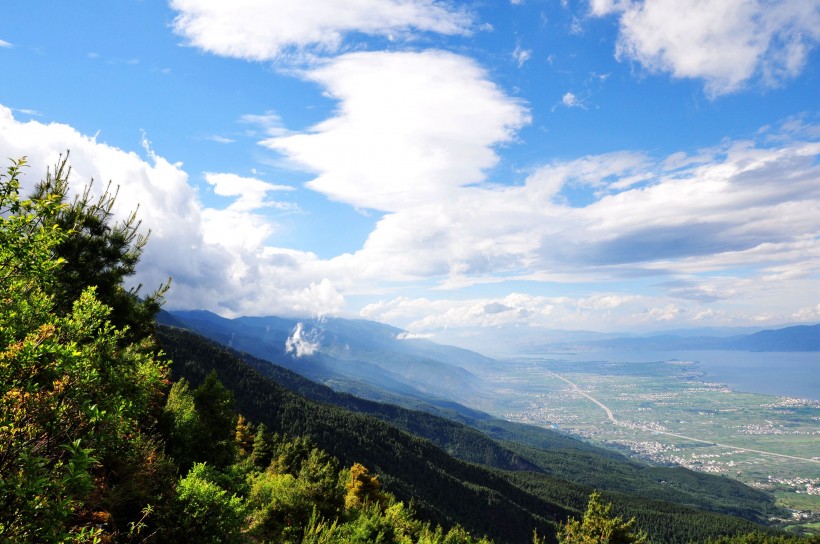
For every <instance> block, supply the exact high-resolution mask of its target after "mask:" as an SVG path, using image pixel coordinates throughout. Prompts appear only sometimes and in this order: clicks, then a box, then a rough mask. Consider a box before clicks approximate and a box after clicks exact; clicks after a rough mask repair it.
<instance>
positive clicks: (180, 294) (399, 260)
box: [0, 80, 820, 333]
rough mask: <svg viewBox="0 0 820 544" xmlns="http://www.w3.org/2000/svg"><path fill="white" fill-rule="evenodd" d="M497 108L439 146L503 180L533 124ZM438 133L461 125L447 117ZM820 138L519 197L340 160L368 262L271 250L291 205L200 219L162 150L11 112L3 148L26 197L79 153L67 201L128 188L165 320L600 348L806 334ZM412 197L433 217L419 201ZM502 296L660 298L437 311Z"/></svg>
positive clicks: (564, 182)
mask: <svg viewBox="0 0 820 544" xmlns="http://www.w3.org/2000/svg"><path fill="white" fill-rule="evenodd" d="M479 81H483V80H479ZM479 87H481V86H480V85H479ZM489 88H490V89H491V90H492V92H491V93H490V94H491V95H492V96H496V97H501V99H500V102H499V104H500V105H497V107H499V108H500V109H501V110H503V111H507V112H508V114H509V112H513V113H514V115H512V117H506V116H505V115H500V116H498V117H497V118H496V119H495V120H492V121H486V120H485V122H488V123H490V128H482V127H481V126H479V125H478V123H479V121H472V123H467V126H468V127H471V128H472V129H473V131H474V132H478V133H481V134H483V135H482V136H480V137H475V135H473V134H468V133H461V132H458V131H457V130H456V129H455V128H454V129H453V130H452V134H450V135H449V136H446V137H448V138H453V139H455V138H456V135H457V134H463V137H464V138H466V139H468V140H469V139H470V138H475V139H474V140H472V142H471V143H470V144H469V145H468V147H467V149H472V150H474V152H475V153H476V154H477V155H479V156H487V157H490V158H489V159H487V164H492V162H493V161H494V160H495V158H493V155H494V154H493V150H492V147H491V146H492V144H493V143H495V142H498V141H507V140H505V138H511V137H512V136H511V134H512V132H513V131H512V129H510V128H509V126H508V125H509V124H510V121H509V119H518V120H519V121H520V120H521V116H524V115H525V110H523V108H522V107H521V106H520V105H518V104H516V103H515V102H508V101H507V99H506V98H504V97H503V95H500V94H496V91H495V90H494V88H493V87H492V86H490V87H489ZM351 93H352V91H351ZM479 94H481V93H479ZM481 96H485V97H486V95H481ZM490 103H491V104H492V103H493V102H492V101H490ZM342 104H343V106H340V111H339V112H337V114H335V116H334V117H333V118H331V119H330V120H328V122H327V124H326V125H322V126H321V127H320V128H317V129H316V130H315V131H314V132H311V133H307V134H305V135H298V136H304V137H305V138H307V139H310V138H313V137H314V136H318V135H322V134H325V132H327V133H331V134H333V133H334V131H335V130H340V129H338V128H337V125H339V124H340V125H342V126H345V123H347V122H348V121H347V117H346V116H347V115H348V112H349V111H352V110H355V109H356V108H352V110H351V109H349V108H347V102H344V101H343V102H342ZM502 106H503V107H502ZM505 107H506V108H511V109H509V110H506V109H505ZM351 115H352V114H351ZM357 115H358V114H357ZM354 117H356V116H355V115H354ZM490 117H491V118H492V116H490ZM340 120H343V121H344V122H342V121H340ZM443 122H444V125H445V127H446V126H447V123H448V122H449V123H452V124H456V123H455V122H454V121H452V120H448V119H447V117H446V116H444V117H443ZM419 123H421V122H419ZM419 126H421V127H424V126H426V125H419ZM323 131H324V132H323ZM446 132H447V131H446V130H445V134H446ZM409 133H410V134H412V137H410V136H405V137H404V138H405V139H404V141H406V142H410V143H412V144H413V145H415V146H419V145H421V144H420V143H419V142H424V141H426V140H425V139H426V138H428V137H429V136H428V132H427V131H426V130H422V129H418V130H417V131H416V132H413V131H410V132H409ZM814 133H815V132H814V131H813V130H812V129H811V126H805V127H803V128H801V129H800V130H799V131H787V130H785V129H784V131H782V132H775V131H773V130H769V131H765V132H763V133H761V135H760V139H759V140H758V141H726V142H723V143H722V144H721V145H719V146H716V147H714V148H707V149H700V150H694V151H686V152H680V153H675V154H673V155H670V156H666V157H652V156H649V155H647V154H645V153H636V152H632V151H624V152H615V153H609V154H604V155H595V156H587V157H582V158H579V159H576V160H571V161H554V162H551V163H548V164H545V165H543V166H541V167H538V168H534V169H533V170H532V171H531V172H530V174H529V175H528V176H527V177H526V178H525V180H524V181H523V183H522V184H518V185H501V184H495V183H490V182H489V181H487V180H485V179H484V177H483V176H484V174H483V172H482V171H481V170H474V171H472V173H471V174H470V175H464V173H463V172H464V168H465V167H464V165H463V164H462V163H461V162H460V161H461V158H460V156H450V155H446V154H445V155H443V156H442V157H441V160H442V162H441V163H440V164H439V165H437V166H436V167H435V168H433V167H432V166H424V167H423V168H426V169H427V170H426V171H429V172H433V173H435V174H436V176H438V177H435V179H434V181H435V182H436V183H433V184H430V185H425V183H424V181H422V180H420V181H418V183H416V184H414V183H415V182H414V180H412V179H409V178H405V177H402V176H403V172H402V171H401V169H402V168H404V166H405V165H404V163H401V164H399V165H398V166H397V165H388V164H386V163H385V164H384V165H383V166H382V170H379V172H380V173H381V174H383V179H385V180H387V182H385V185H386V186H384V187H383V186H382V185H380V184H379V183H378V179H382V178H378V179H377V178H372V179H370V178H367V177H365V179H364V180H363V181H362V182H361V183H362V184H363V185H362V187H359V186H357V185H356V183H355V182H354V178H353V177H348V176H351V173H350V171H349V170H348V169H349V168H351V167H349V166H348V165H347V164H346V163H345V162H344V161H342V159H341V158H339V159H338V160H339V162H329V163H327V165H326V167H325V168H326V174H322V175H328V176H331V177H333V179H337V180H339V181H338V183H339V187H337V188H335V189H334V188H329V187H327V186H322V185H321V184H319V185H318V189H320V190H323V191H325V192H326V193H328V194H330V195H331V196H336V197H337V198H340V199H341V197H342V196H343V197H344V200H345V201H347V202H350V203H351V204H354V205H356V206H372V207H376V208H378V209H382V210H384V211H385V212H386V213H385V214H384V215H383V216H382V217H381V218H380V219H379V220H378V221H377V222H376V225H375V227H374V229H373V231H372V232H371V233H370V235H369V236H368V238H367V240H366V241H365V243H364V244H363V246H362V247H361V248H360V249H359V250H357V251H354V252H351V253H345V254H342V255H338V256H336V257H333V258H329V259H320V258H319V257H317V256H316V255H315V254H312V253H310V252H306V251H298V250H293V249H288V248H281V247H272V246H270V245H268V243H267V239H268V237H269V235H270V233H271V232H273V229H275V227H276V225H275V224H274V223H273V222H272V221H271V219H270V218H269V217H266V216H264V215H262V214H261V213H260V212H261V210H263V209H270V208H271V206H273V207H274V208H276V206H278V204H276V202H277V200H269V196H270V195H271V193H274V194H279V193H280V192H281V191H286V192H285V193H284V194H288V193H287V190H288V189H290V188H289V187H287V186H279V185H275V184H271V183H268V182H265V181H263V180H261V179H257V178H251V177H242V176H238V175H234V174H230V173H208V174H206V175H205V179H206V181H207V182H208V183H209V184H211V186H212V187H213V188H214V191H215V192H216V193H217V194H218V195H221V196H224V197H225V198H227V199H230V200H229V202H228V204H226V205H225V206H224V207H222V208H208V207H206V206H203V205H202V203H201V202H200V201H199V200H198V198H197V194H196V191H195V189H194V188H193V187H192V186H191V184H190V180H189V175H188V173H187V172H185V171H184V170H183V168H182V166H181V165H180V164H173V163H171V162H169V161H167V160H165V159H164V158H162V157H159V156H157V155H156V154H155V153H153V152H151V151H150V148H148V151H147V152H146V155H145V156H140V155H138V154H136V153H129V152H125V151H122V150H120V149H116V148H114V147H111V146H108V145H106V144H104V143H101V142H98V141H97V140H96V139H95V138H93V137H88V136H84V135H82V134H80V133H78V132H77V131H76V130H74V129H73V128H71V127H69V126H66V125H60V124H43V123H40V122H37V121H27V122H21V121H18V120H15V119H14V117H13V114H12V112H11V110H8V109H5V108H2V109H0V147H2V148H3V149H4V153H5V154H6V155H7V156H12V157H14V156H21V155H24V154H26V155H28V156H29V159H30V163H31V167H30V168H29V170H28V173H27V176H26V184H27V187H31V185H33V183H34V181H36V180H37V179H39V178H40V176H41V175H42V174H43V172H44V171H45V167H46V165H48V164H53V162H54V161H55V160H56V158H57V156H58V155H59V153H61V152H64V151H65V150H66V149H71V153H72V155H71V158H72V160H71V162H72V165H73V168H74V171H73V180H74V183H75V187H76V186H77V184H81V183H82V182H86V181H88V180H89V179H91V178H94V179H96V180H98V182H99V183H97V184H96V185H95V187H96V188H97V190H100V189H101V188H102V186H103V184H104V182H105V181H107V180H109V179H110V180H113V181H114V182H115V184H116V183H119V184H120V185H121V188H120V200H119V208H118V213H121V214H124V213H126V212H128V211H130V210H131V209H133V208H134V207H135V206H136V204H137V203H139V204H140V217H141V218H142V219H143V220H144V224H145V225H147V226H150V227H151V228H152V231H153V232H152V238H151V242H150V243H149V245H148V249H147V251H146V253H145V255H144V258H143V260H142V262H141V263H140V267H139V269H138V277H137V280H138V281H140V282H142V283H144V284H145V285H146V287H147V288H151V287H153V286H157V285H159V284H160V283H161V282H162V281H164V280H165V279H166V278H167V277H168V276H169V275H171V276H173V277H174V287H173V291H172V294H171V297H170V305H171V307H172V308H205V309H211V310H213V311H217V312H220V313H223V314H227V315H236V314H285V315H317V314H326V313H328V314H332V313H338V312H343V311H351V310H355V308H354V307H353V306H351V304H350V302H349V298H348V297H349V296H353V295H364V296H367V297H371V300H372V297H373V296H383V297H386V298H385V300H384V301H382V302H378V303H374V304H371V305H370V306H367V307H366V308H365V309H364V310H363V311H362V315H363V316H364V317H369V318H373V319H380V320H384V321H388V322H391V323H394V324H397V325H399V326H402V327H404V328H408V329H409V330H411V331H412V332H421V333H426V332H427V331H430V330H436V329H437V328H439V329H444V328H448V327H457V326H464V324H472V325H474V326H482V327H494V326H508V325H510V326H511V325H516V326H517V325H521V326H529V325H533V324H540V325H543V326H548V325H551V326H564V327H567V328H573V327H574V328H585V327H586V328H595V327H598V326H601V325H604V326H605V321H603V319H604V317H606V316H610V318H611V317H612V316H616V315H617V316H618V323H620V324H622V325H623V326H627V325H629V324H635V325H636V326H637V325H640V324H650V323H658V322H663V323H676V324H682V323H685V322H686V321H687V320H689V321H692V320H696V319H697V320H700V321H701V322H710V323H711V322H717V321H718V320H723V321H721V322H723V323H725V322H727V320H731V319H735V318H736V316H741V315H744V314H745V315H753V314H754V313H755V310H754V308H760V307H765V308H768V309H770V310H771V312H770V317H769V318H768V319H774V318H779V319H781V320H782V321H787V320H790V319H796V318H794V317H792V316H793V315H797V313H800V312H799V311H798V310H799V309H800V308H804V307H806V302H805V300H804V298H805V297H804V296H802V295H801V293H807V292H816V290H817V280H816V278H817V277H818V275H819V274H820V183H818V181H820V162H818V157H820V142H817V141H816V140H813V139H811V138H810V136H811V135H812V134H814ZM797 136H800V137H801V138H802V139H797V138H796V137H797ZM351 137H352V136H351ZM285 138H286V139H287V138H289V137H285ZM362 138H365V137H364V136H362ZM274 140H275V139H274ZM363 141H365V142H370V141H374V145H379V143H378V142H375V140H367V139H366V138H365V140H363ZM289 143H290V144H293V141H289ZM294 145H295V144H294ZM454 145H456V144H454ZM296 148H297V147H293V148H291V150H295V149H296ZM411 148H412V146H411ZM304 149H305V150H310V146H308V145H307V144H305V147H304ZM475 150H478V151H475ZM411 151H412V149H411ZM350 153H353V156H352V157H351V159H352V162H353V163H354V167H353V168H358V161H364V162H365V163H366V164H370V163H368V162H367V161H368V160H369V157H367V156H365V155H357V154H355V152H354V151H350ZM484 154H486V155H484ZM308 155H309V154H307V155H305V156H306V157H307V156H308ZM317 156H318V155H317ZM310 157H311V158H314V157H315V156H313V155H310ZM311 160H312V159H311ZM306 162H307V161H306ZM379 164H380V163H379V160H378V159H377V160H376V161H375V166H376V169H378V166H379ZM356 171H358V170H356ZM391 173H394V175H393V176H391V175H390V174H391ZM447 173H450V176H447V175H446V174H447ZM365 174H366V173H363V175H365ZM431 175H432V174H431ZM320 177H321V176H320ZM466 180H474V181H473V182H472V183H467V181H466ZM388 182H389V183H388ZM416 186H418V187H419V189H420V190H421V191H426V194H427V195H428V198H426V199H421V198H419V199H416V198H414V196H413V189H414V188H415V187H416ZM368 192H370V193H375V194H368ZM396 195H401V198H400V197H399V196H396ZM509 280H520V281H526V282H556V281H560V282H570V283H574V284H583V283H584V282H592V281H596V282H597V281H608V282H612V284H617V283H618V282H641V283H642V284H643V285H649V286H650V287H651V286H654V289H655V291H656V294H655V295H652V296H648V295H647V296H643V297H634V296H633V297H630V296H627V295H624V294H623V293H619V292H614V291H613V292H611V293H606V292H604V293H600V294H597V295H584V296H575V297H539V296H534V295H531V294H520V293H519V294H512V295H504V296H497V297H483V298H482V297H479V298H474V299H472V300H458V299H456V298H455V297H453V298H448V296H447V295H446V294H445V293H447V292H448V291H446V290H447V289H457V288H460V287H464V286H469V285H477V284H486V288H487V289H488V290H492V289H495V288H496V286H494V285H493V284H498V289H504V287H503V285H504V283H503V282H506V281H509ZM408 282H412V283H408ZM422 282H423V283H422ZM408 284H410V285H421V284H424V285H428V286H429V285H435V286H438V287H439V288H441V289H442V291H440V292H441V294H442V300H429V299H391V298H390V297H391V296H392V295H391V294H392V293H394V292H395V290H396V289H400V288H404V287H406V286H407V285H408ZM531 285H535V284H531ZM482 288H483V287H482ZM649 290H650V291H651V289H649ZM705 305H711V306H714V308H712V307H711V306H710V307H709V308H707V307H705ZM710 309H711V310H714V311H712V312H708V311H707V310H710ZM800 315H805V316H809V315H812V314H811V312H810V311H809V310H807V311H806V312H803V313H801V314H800ZM805 319H808V317H806V318H805ZM410 325H412V327H409V326H410Z"/></svg>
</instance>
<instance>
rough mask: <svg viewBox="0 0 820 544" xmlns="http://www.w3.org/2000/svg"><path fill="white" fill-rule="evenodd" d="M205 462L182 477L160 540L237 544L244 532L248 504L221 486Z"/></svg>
mask: <svg viewBox="0 0 820 544" xmlns="http://www.w3.org/2000/svg"><path fill="white" fill-rule="evenodd" d="M216 480H217V478H215V475H214V472H213V471H212V470H210V469H209V467H207V465H205V464H204V463H197V464H195V465H194V466H193V467H192V468H191V470H190V471H189V472H188V474H187V475H186V476H185V477H184V478H182V479H180V481H179V483H178V484H177V486H176V493H175V496H174V498H173V499H172V500H171V503H170V505H168V506H167V507H166V509H165V511H164V512H163V517H164V519H163V523H162V526H161V528H162V531H161V534H160V540H162V541H163V542H202V543H212V544H221V543H227V544H233V543H240V542H246V539H245V536H244V535H243V527H244V520H245V515H246V507H245V504H244V501H243V499H242V498H240V497H238V496H236V495H235V494H231V493H229V492H228V490H226V489H225V488H223V487H222V486H220V485H219V483H218V482H217V481H216Z"/></svg>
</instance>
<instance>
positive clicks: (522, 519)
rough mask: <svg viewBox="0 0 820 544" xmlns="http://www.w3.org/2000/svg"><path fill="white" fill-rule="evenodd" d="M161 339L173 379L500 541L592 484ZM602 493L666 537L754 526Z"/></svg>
mask: <svg viewBox="0 0 820 544" xmlns="http://www.w3.org/2000/svg"><path fill="white" fill-rule="evenodd" d="M159 341H160V343H161V344H162V346H163V348H164V350H165V351H166V352H167V353H168V355H169V357H170V358H171V359H173V361H174V365H173V367H172V371H173V373H174V376H175V378H178V377H185V378H187V379H188V380H190V381H191V382H192V383H194V384H196V383H199V382H201V381H202V380H203V379H204V376H205V375H207V373H209V372H211V371H212V370H215V371H216V372H217V374H218V376H219V379H220V380H221V381H222V382H223V383H224V384H225V386H226V387H228V388H229V389H230V390H232V391H233V392H234V395H235V402H236V407H237V409H238V410H239V411H240V412H241V413H243V414H246V416H247V417H248V418H249V419H251V420H254V421H259V422H262V423H264V424H265V425H266V426H268V428H270V429H272V430H274V431H276V432H281V433H287V434H288V435H291V436H308V437H310V438H311V439H312V440H314V441H315V442H316V443H317V444H318V445H319V446H320V447H321V448H323V449H325V450H327V451H328V452H329V453H331V454H332V455H334V456H336V457H338V458H339V459H340V460H342V462H343V463H349V462H353V461H354V460H355V461H356V462H360V463H362V464H364V465H365V466H368V467H369V468H371V469H372V470H374V471H375V472H377V473H379V474H380V476H381V478H382V480H383V481H384V483H385V486H386V488H387V489H388V490H389V491H391V492H393V493H395V494H396V495H397V496H398V497H399V498H400V499H403V500H412V501H413V502H414V504H415V505H416V507H417V508H418V509H419V511H420V513H422V514H423V515H424V516H427V517H429V519H432V520H434V521H436V522H441V523H444V524H452V523H460V524H461V525H463V526H465V527H466V528H467V529H469V530H471V531H472V532H474V533H476V534H487V535H490V536H492V537H493V538H495V539H496V540H497V541H498V542H528V541H529V539H530V537H531V535H532V530H533V529H534V528H537V527H541V530H540V531H539V532H540V533H541V534H544V533H551V532H552V530H554V529H551V527H553V525H552V523H553V522H555V521H560V520H563V519H564V518H565V517H566V516H567V515H570V514H577V512H578V511H579V510H580V509H582V508H583V506H584V504H586V500H587V497H588V495H589V493H590V491H591V490H592V489H591V487H589V486H585V485H579V484H574V483H571V482H569V481H566V480H564V479H562V478H560V477H556V476H555V475H549V474H546V473H544V472H532V471H522V470H517V471H501V470H498V469H493V468H489V467H482V466H479V465H474V464H469V463H465V462H463V461H459V460H456V459H454V458H452V457H450V456H449V455H447V454H446V453H445V452H444V451H442V450H441V449H439V448H438V447H436V446H435V445H433V444H432V443H431V442H429V441H427V440H422V439H419V438H416V437H413V436H410V435H409V434H407V433H405V432H403V431H401V430H399V429H398V428H396V427H395V426H393V425H389V424H387V423H385V422H384V421H380V420H378V419H375V418H373V417H370V416H367V415H363V414H358V413H354V412H351V411H349V410H345V409H342V408H339V407H335V406H330V405H328V404H324V403H318V402H315V401H310V400H308V399H306V398H304V397H302V396H299V395H296V394H294V393H292V392H290V391H288V390H286V389H285V388H283V387H282V386H280V385H278V384H276V383H274V382H273V381H272V380H270V379H267V378H265V377H264V376H262V375H261V374H260V373H259V372H257V371H256V370H254V369H253V368H251V367H250V366H248V365H247V364H245V363H244V362H243V361H242V360H241V359H240V358H239V357H238V356H237V355H236V354H235V353H233V352H231V351H228V350H227V349H225V348H223V347H221V346H218V345H215V344H213V343H211V342H208V341H205V340H204V339H202V338H201V337H199V336H197V335H195V334H193V333H191V332H189V331H184V330H179V329H174V328H168V327H162V328H160V331H159ZM325 400H327V399H325ZM499 451H503V450H499ZM505 455H507V454H506V453H505ZM522 468H523V467H522ZM605 496H606V498H607V500H611V501H612V502H613V503H615V507H616V509H617V510H618V511H619V512H621V511H622V512H624V513H625V514H626V515H627V516H632V515H639V514H640V517H641V519H642V521H643V524H644V528H645V529H646V530H647V531H649V532H650V534H654V535H656V536H657V537H658V538H662V539H663V541H666V542H688V541H690V540H691V539H692V538H695V539H697V540H705V539H706V538H707V537H710V536H716V535H719V534H727V533H738V532H746V531H750V530H754V529H759V528H760V526H759V525H756V524H754V523H752V522H750V521H746V520H743V519H740V518H736V517H730V516H725V515H720V514H716V513H709V512H704V511H699V510H696V509H693V508H690V507H686V506H681V505H674V504H669V503H665V502H660V501H653V500H648V499H640V498H636V497H633V496H631V495H627V494H621V493H609V494H606V495H605ZM670 532H671V534H670Z"/></svg>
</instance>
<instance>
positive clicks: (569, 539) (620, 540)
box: [536, 491, 647, 544]
mask: <svg viewBox="0 0 820 544" xmlns="http://www.w3.org/2000/svg"><path fill="white" fill-rule="evenodd" d="M634 525H635V518H632V519H630V520H629V521H627V522H624V521H623V519H622V518H621V517H620V516H618V517H613V516H612V505H611V504H603V503H601V495H600V493H598V492H597V491H596V492H594V493H593V494H592V495H591V496H590V497H589V504H587V510H586V512H585V513H584V519H583V520H582V521H578V520H576V519H571V520H569V521H567V522H566V523H565V524H563V525H561V528H560V530H559V531H558V542H559V544H644V543H645V542H646V540H647V536H646V533H644V532H643V531H638V532H635V531H633V528H634ZM536 539H537V536H536ZM536 544H538V542H537V540H536Z"/></svg>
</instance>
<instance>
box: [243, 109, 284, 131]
mask: <svg viewBox="0 0 820 544" xmlns="http://www.w3.org/2000/svg"><path fill="white" fill-rule="evenodd" d="M239 122H241V123H245V124H248V125H255V126H257V127H259V129H260V130H261V131H262V133H263V134H265V135H267V136H285V135H287V134H288V130H287V129H286V128H285V125H284V124H283V123H282V118H281V117H280V116H279V114H278V113H276V112H273V111H267V112H265V113H263V114H252V113H248V114H245V115H243V116H242V117H240V119H239ZM252 134H254V135H255V134H256V133H255V132H254V133H252Z"/></svg>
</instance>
